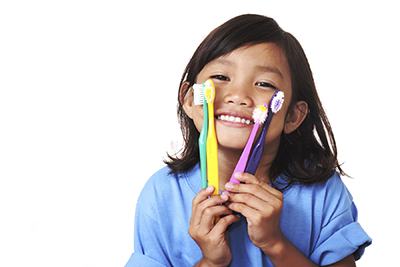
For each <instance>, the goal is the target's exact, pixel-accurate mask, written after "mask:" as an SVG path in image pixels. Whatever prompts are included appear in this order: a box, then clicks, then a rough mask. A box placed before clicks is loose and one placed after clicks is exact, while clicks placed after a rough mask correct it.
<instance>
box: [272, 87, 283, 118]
mask: <svg viewBox="0 0 400 267" xmlns="http://www.w3.org/2000/svg"><path fill="white" fill-rule="evenodd" d="M284 97H285V94H284V93H283V92H282V91H277V92H276V93H275V94H274V95H273V96H272V99H271V102H270V103H269V104H270V106H269V107H270V109H271V111H272V113H277V112H278V111H279V110H280V109H281V108H282V106H283V102H284V101H285V100H284V99H283V98H284Z"/></svg>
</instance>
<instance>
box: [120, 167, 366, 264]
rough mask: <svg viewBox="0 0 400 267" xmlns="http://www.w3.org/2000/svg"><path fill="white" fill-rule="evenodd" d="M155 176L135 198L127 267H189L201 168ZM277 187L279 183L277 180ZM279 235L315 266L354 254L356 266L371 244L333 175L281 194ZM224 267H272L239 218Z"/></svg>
mask: <svg viewBox="0 0 400 267" xmlns="http://www.w3.org/2000/svg"><path fill="white" fill-rule="evenodd" d="M168 172H169V169H168V168H167V167H165V168H163V169H161V170H160V171H158V172H157V173H155V174H154V175H153V176H152V177H151V178H150V179H149V181H148V182H147V183H146V185H145V187H144V188H143V190H142V193H141V194H140V197H139V199H138V202H137V206H136V214H135V237H134V249H135V252H134V253H133V254H132V256H131V258H130V259H129V261H128V263H127V264H126V267H133V266H140V267H143V266H152V267H158V266H160V267H161V266H174V267H179V266H185V267H186V266H193V265H195V264H196V263H197V262H198V261H199V260H200V259H201V257H202V253H201V250H200V248H199V247H198V246H197V244H196V243H195V242H194V240H193V239H192V238H191V237H190V235H189V233H188V229H189V222H190V216H191V209H192V200H193V198H194V197H195V196H196V195H197V193H198V192H199V191H200V190H201V178H200V168H199V167H198V166H196V167H195V168H194V169H193V170H191V171H189V172H188V173H185V174H182V175H168ZM278 181H280V182H282V183H284V180H283V179H282V178H281V177H279V178H278ZM283 194H284V203H283V210H282V215H281V229H282V232H283V234H284V235H285V236H286V238H287V239H289V240H290V241H291V242H292V243H293V244H294V245H295V246H296V247H297V248H298V249H299V250H300V251H301V252H302V253H303V254H304V255H306V256H307V257H308V258H309V259H310V260H312V261H313V262H314V263H316V264H317V265H319V266H324V265H329V264H332V263H335V262H338V261H340V260H342V259H343V258H345V257H347V256H348V255H350V254H354V256H355V258H356V259H357V260H358V259H359V258H360V257H361V256H362V254H363V253H364V249H365V247H366V246H368V245H369V244H371V238H370V237H369V236H368V235H367V234H366V233H365V232H364V230H363V229H362V228H361V226H360V224H359V223H358V222H357V208H356V206H355V205H354V203H353V199H352V196H351V194H350V192H349V191H348V190H347V188H346V186H345V185H344V184H343V182H342V180H341V178H340V177H339V176H338V175H337V174H335V175H334V176H332V178H330V179H329V180H328V181H327V182H325V183H318V184H314V185H311V186H303V185H294V186H291V187H289V188H288V189H286V190H285V191H283ZM229 231H230V242H231V251H232V255H233V259H232V262H231V264H230V265H229V266H232V267H234V266H238V267H239V266H240V267H243V266H273V264H272V263H271V261H270V260H269V259H268V257H267V256H266V255H265V254H264V253H263V252H262V251H261V250H260V249H259V248H257V247H256V246H254V245H253V243H252V242H251V240H250V239H249V236H248V233H247V222H246V219H245V218H244V217H243V216H242V217H241V220H240V221H239V222H236V223H234V224H233V225H232V226H231V227H230V229H229Z"/></svg>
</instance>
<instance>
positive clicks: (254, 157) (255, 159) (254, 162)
mask: <svg viewBox="0 0 400 267" xmlns="http://www.w3.org/2000/svg"><path fill="white" fill-rule="evenodd" d="M273 115H274V114H273V113H272V112H270V110H269V111H268V118H267V120H266V122H265V123H264V125H263V128H262V131H261V135H260V137H259V138H258V140H257V142H256V144H255V145H254V148H253V151H252V152H251V154H250V158H249V161H248V164H247V167H246V170H245V172H247V173H250V174H252V175H254V174H255V173H256V170H257V167H258V164H259V163H260V160H261V156H262V153H263V150H264V143H265V137H266V136H267V132H268V128H269V125H270V123H271V120H272V116H273Z"/></svg>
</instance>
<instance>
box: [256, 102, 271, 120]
mask: <svg viewBox="0 0 400 267" xmlns="http://www.w3.org/2000/svg"><path fill="white" fill-rule="evenodd" d="M267 115H268V108H267V104H265V103H262V104H261V105H259V106H257V107H255V108H254V110H253V120H254V123H258V124H262V123H264V122H265V119H266V118H267Z"/></svg>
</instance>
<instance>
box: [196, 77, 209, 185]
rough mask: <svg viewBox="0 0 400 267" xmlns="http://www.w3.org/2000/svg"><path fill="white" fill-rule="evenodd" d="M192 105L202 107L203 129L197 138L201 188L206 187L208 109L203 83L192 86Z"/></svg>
mask: <svg viewBox="0 0 400 267" xmlns="http://www.w3.org/2000/svg"><path fill="white" fill-rule="evenodd" d="M193 92H194V104H195V105H203V127H202V128H201V132H200V137H199V151H200V172H201V187H202V188H203V189H204V188H206V187H207V148H206V144H207V131H208V108H207V104H205V103H206V98H205V96H204V83H202V84H194V85H193Z"/></svg>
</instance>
